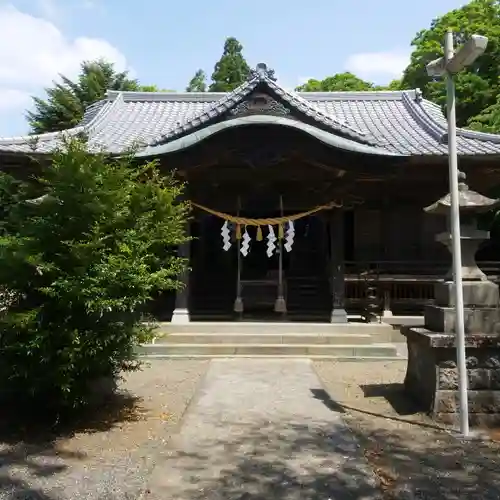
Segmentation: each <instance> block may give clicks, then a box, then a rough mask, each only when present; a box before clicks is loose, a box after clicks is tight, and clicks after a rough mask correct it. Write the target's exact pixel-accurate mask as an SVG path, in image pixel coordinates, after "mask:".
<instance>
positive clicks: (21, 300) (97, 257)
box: [0, 140, 187, 412]
mask: <svg viewBox="0 0 500 500" xmlns="http://www.w3.org/2000/svg"><path fill="white" fill-rule="evenodd" d="M0 187H1V189H0V206H2V207H4V214H3V215H4V217H5V218H6V222H7V224H5V225H3V226H2V227H0V284H2V285H3V286H5V287H6V288H7V289H8V290H9V292H11V293H13V294H14V298H15V299H16V300H15V303H14V304H11V305H10V307H8V308H7V311H6V312H4V313H3V314H0V331H1V332H2V334H1V336H0V401H1V402H0V406H1V407H5V408H7V407H10V405H14V406H16V405H22V407H25V408H26V407H28V408H29V407H33V406H32V405H35V406H34V407H36V408H39V409H40V410H41V409H42V408H44V409H49V410H51V411H53V412H58V411H60V410H68V409H73V408H75V407H79V406H81V405H84V404H86V403H87V402H88V397H89V395H90V394H91V387H92V383H93V382H95V381H97V380H99V379H100V378H102V377H104V378H106V379H108V378H116V377H117V376H119V374H120V371H121V370H124V369H125V370H127V369H131V368H134V367H135V365H136V363H135V354H134V352H135V347H136V346H137V344H138V343H139V342H141V340H142V339H144V334H145V333H146V332H145V329H146V327H145V326H143V325H142V322H141V319H142V314H141V311H142V308H143V305H144V304H145V303H147V302H148V301H149V300H150V298H151V297H152V295H153V294H154V293H156V292H158V291H161V290H169V289H173V288H176V287H178V281H177V276H178V273H179V272H182V270H183V269H184V267H185V264H186V263H185V261H184V260H183V259H181V258H179V257H178V256H177V252H176V247H177V245H179V244H181V243H182V242H184V241H186V236H185V233H184V221H185V218H186V216H187V206H186V205H185V204H183V203H180V202H178V200H179V197H180V196H181V194H182V188H183V186H182V185H180V184H178V183H176V182H175V180H174V179H173V177H162V176H161V175H160V173H159V171H158V170H157V168H156V165H155V163H147V164H145V165H142V166H141V165H137V163H136V162H134V160H133V158H132V155H124V156H122V157H121V158H116V159H112V160H111V159H110V158H109V157H107V156H106V155H105V154H95V153H91V152H89V151H88V150H87V148H86V146H85V144H84V143H83V142H82V141H79V140H78V141H77V140H73V141H71V142H69V143H68V144H66V145H64V147H62V148H61V149H60V150H59V151H56V152H55V153H54V155H53V160H52V164H51V165H48V166H46V167H44V169H43V173H42V176H41V177H40V178H39V179H38V183H37V184H36V185H33V186H25V187H24V188H22V191H23V190H24V192H25V194H26V196H28V194H29V193H30V197H29V198H28V200H31V201H30V202H26V198H25V199H24V200H19V199H16V198H15V196H13V188H14V187H15V186H14V185H13V183H12V181H9V179H1V178H0ZM40 189H43V191H40ZM34 190H38V193H37V194H38V197H36V198H35V199H33V196H34V195H35V193H36V191H34ZM42 193H43V195H42V196H39V195H40V194H42ZM47 406H50V408H47Z"/></svg>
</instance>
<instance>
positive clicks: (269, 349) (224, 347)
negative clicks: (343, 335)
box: [137, 342, 401, 359]
mask: <svg viewBox="0 0 500 500" xmlns="http://www.w3.org/2000/svg"><path fill="white" fill-rule="evenodd" d="M137 352H138V354H139V355H140V356H142V357H146V358H148V357H154V358H159V357H163V358H170V357H172V356H175V357H192V356H205V357H214V356H220V357H234V356H262V355H267V356H289V357H302V358H309V357H311V356H315V357H316V356H326V357H332V356H333V357H344V358H346V357H349V358H355V357H364V358H368V357H370V358H377V357H382V358H398V352H397V349H396V346H395V345H393V344H371V345H352V344H349V345H347V344H343V345H341V344H337V345H335V344H325V345H304V344H169V343H166V342H161V343H154V344H142V345H141V346H139V347H138V349H137ZM399 359H401V358H399Z"/></svg>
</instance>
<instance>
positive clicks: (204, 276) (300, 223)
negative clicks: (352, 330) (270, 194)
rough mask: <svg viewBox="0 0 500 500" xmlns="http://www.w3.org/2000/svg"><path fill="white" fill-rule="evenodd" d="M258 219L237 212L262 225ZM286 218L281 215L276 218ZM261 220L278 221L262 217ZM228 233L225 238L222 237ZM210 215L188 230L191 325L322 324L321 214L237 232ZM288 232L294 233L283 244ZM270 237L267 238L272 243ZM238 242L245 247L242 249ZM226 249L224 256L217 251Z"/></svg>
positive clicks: (325, 280)
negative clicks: (279, 225) (218, 322)
mask: <svg viewBox="0 0 500 500" xmlns="http://www.w3.org/2000/svg"><path fill="white" fill-rule="evenodd" d="M262 215H264V214H261V213H260V212H255V211H253V212H249V211H245V212H241V216H244V217H245V218H248V219H263V218H264V217H262ZM288 215H292V214H291V213H285V214H284V215H283V217H287V216H288ZM265 216H266V218H276V219H278V218H279V217H280V213H272V212H266V213H265ZM226 228H227V233H226V234H227V235H228V236H227V237H224V236H223V235H222V234H221V232H223V231H225V230H226ZM239 231H240V234H237V232H238V229H237V227H236V225H234V224H230V223H228V224H227V226H226V224H225V221H223V220H221V219H220V218H219V217H216V216H213V215H210V214H208V215H205V216H199V217H197V218H196V222H195V223H194V224H193V236H194V238H195V239H194V241H193V242H192V251H191V269H192V271H191V276H190V306H189V309H190V314H191V319H192V320H204V321H207V320H239V321H282V320H305V321H329V318H330V314H331V308H332V292H331V283H330V275H331V273H330V262H331V259H330V249H329V231H328V219H327V218H326V217H324V216H322V215H320V214H316V215H311V216H307V217H304V218H301V219H299V220H297V221H294V222H293V223H292V225H291V226H290V224H284V225H283V230H282V231H283V232H282V238H280V235H279V234H278V233H279V228H276V227H275V226H274V227H273V226H271V229H270V227H269V226H263V227H257V226H251V225H248V226H246V227H244V226H241V227H240V229H239ZM290 231H292V232H293V235H292V238H290ZM273 232H274V235H273ZM245 242H248V244H247V246H248V248H247V247H245ZM224 246H225V248H224Z"/></svg>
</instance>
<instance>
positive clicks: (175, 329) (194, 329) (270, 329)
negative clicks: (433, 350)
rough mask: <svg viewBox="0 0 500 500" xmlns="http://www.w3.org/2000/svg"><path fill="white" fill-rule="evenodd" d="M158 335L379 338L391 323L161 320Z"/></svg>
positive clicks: (387, 333) (388, 329)
mask: <svg viewBox="0 0 500 500" xmlns="http://www.w3.org/2000/svg"><path fill="white" fill-rule="evenodd" d="M154 326H155V327H156V328H155V330H156V332H155V333H156V335H157V336H158V337H160V336H162V335H164V334H172V333H179V334H180V333H184V334H200V333H203V334H206V333H218V334H231V335H233V334H250V333H252V334H257V335H262V334H266V335H269V334H271V335H288V334H316V335H340V334H344V335H351V334H352V335H354V334H360V335H376V336H377V339H379V338H382V337H383V336H384V335H389V336H390V334H391V332H392V330H393V328H392V326H391V325H387V324H383V323H355V322H352V323H300V322H288V321H287V322H276V323H272V322H253V321H248V322H247V321H206V322H204V321H193V322H191V323H186V324H182V325H180V324H175V323H170V322H160V323H156V324H155V325H154Z"/></svg>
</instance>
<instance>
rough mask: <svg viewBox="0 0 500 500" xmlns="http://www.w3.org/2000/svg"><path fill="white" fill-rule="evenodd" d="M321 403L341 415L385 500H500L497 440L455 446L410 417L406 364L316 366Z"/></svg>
mask: <svg viewBox="0 0 500 500" xmlns="http://www.w3.org/2000/svg"><path fill="white" fill-rule="evenodd" d="M314 367H315V369H316V372H317V373H318V375H319V377H320V379H321V381H322V383H323V386H324V389H325V394H324V401H325V404H330V405H331V407H332V409H333V410H337V411H341V412H342V413H343V417H344V419H345V421H346V423H347V424H348V425H349V427H350V429H351V431H352V432H353V433H354V435H355V436H356V437H357V438H358V440H359V442H360V444H361V446H362V447H363V448H364V453H365V456H366V458H367V459H368V461H369V463H370V464H371V466H372V467H373V469H374V471H375V473H376V475H377V477H378V479H379V481H380V484H381V486H382V489H383V491H384V494H385V498H387V499H401V500H404V499H446V500H454V499H478V500H479V499H488V500H489V499H492V500H493V499H498V498H500V442H499V441H500V433H495V432H493V431H492V432H491V433H490V434H489V436H490V439H489V440H482V441H479V440H473V441H472V440H469V441H467V442H464V441H463V440H460V439H458V438H457V437H456V436H455V435H453V433H451V432H449V431H450V430H449V429H447V428H445V427H444V426H440V425H437V424H436V423H434V422H433V421H432V420H431V419H430V418H428V417H427V416H426V415H424V414H421V413H419V412H417V411H416V408H415V406H414V405H413V404H412V402H411V401H410V400H409V399H408V398H407V397H406V396H405V394H404V392H403V386H402V382H403V380H404V375H405V369H406V362H405V361H390V362H365V363H360V362H353V363H335V362H317V363H314Z"/></svg>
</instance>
